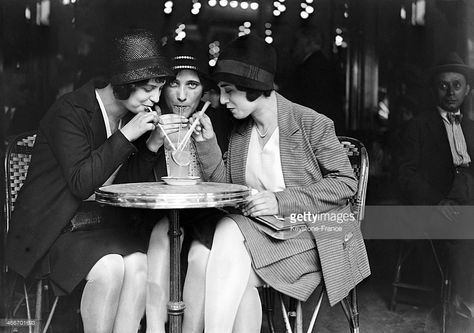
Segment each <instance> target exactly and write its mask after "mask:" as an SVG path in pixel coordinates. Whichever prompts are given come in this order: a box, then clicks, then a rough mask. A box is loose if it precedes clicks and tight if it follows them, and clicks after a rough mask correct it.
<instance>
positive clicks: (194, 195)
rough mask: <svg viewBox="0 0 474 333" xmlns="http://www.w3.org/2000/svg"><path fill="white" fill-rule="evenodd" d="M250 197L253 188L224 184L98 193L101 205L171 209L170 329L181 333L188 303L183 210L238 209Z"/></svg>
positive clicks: (129, 187)
mask: <svg viewBox="0 0 474 333" xmlns="http://www.w3.org/2000/svg"><path fill="white" fill-rule="evenodd" d="M248 195H250V188H248V187H247V186H243V185H235V184H223V183H198V184H195V185H179V186H171V185H167V184H165V183H153V182H150V183H127V184H114V185H109V186H103V187H101V188H99V189H98V190H96V191H95V199H96V201H97V202H99V203H101V204H106V205H111V206H117V207H130V208H147V209H169V210H170V212H169V220H170V228H169V237H170V268H171V269H170V301H169V303H168V316H169V329H170V332H171V333H180V332H181V322H182V318H183V312H184V307H185V305H184V302H183V298H182V291H181V279H180V275H181V272H180V266H181V265H180V236H181V230H180V227H179V210H180V209H186V208H211V207H225V206H235V205H237V204H239V203H241V202H243V201H244V200H245V198H246V197H247V196H248Z"/></svg>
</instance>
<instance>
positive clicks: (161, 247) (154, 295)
mask: <svg viewBox="0 0 474 333" xmlns="http://www.w3.org/2000/svg"><path fill="white" fill-rule="evenodd" d="M168 228H169V223H168V219H167V218H162V219H161V220H160V221H158V223H157V224H156V225H155V227H154V228H153V231H152V232H151V236H150V244H149V246H148V254H147V257H148V277H147V292H146V295H147V296H146V331H147V333H165V323H166V320H167V304H168V300H169V278H170V242H169V238H168Z"/></svg>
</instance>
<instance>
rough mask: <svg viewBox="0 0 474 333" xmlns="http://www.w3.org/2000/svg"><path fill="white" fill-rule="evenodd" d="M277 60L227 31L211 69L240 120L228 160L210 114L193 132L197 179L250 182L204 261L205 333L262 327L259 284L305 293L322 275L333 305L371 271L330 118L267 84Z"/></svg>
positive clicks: (352, 182)
mask: <svg viewBox="0 0 474 333" xmlns="http://www.w3.org/2000/svg"><path fill="white" fill-rule="evenodd" d="M276 64H277V62H276V52H275V50H274V49H273V48H272V47H271V45H269V44H267V43H266V42H265V41H264V40H263V39H261V38H259V37H256V36H253V35H246V36H242V37H239V38H237V39H235V40H233V41H232V42H231V43H230V44H229V45H228V46H227V47H225V48H224V49H223V51H222V53H221V55H220V56H219V58H218V60H217V64H216V67H215V70H214V73H213V78H214V79H215V80H216V81H218V86H219V88H220V93H221V95H220V102H221V103H222V104H224V105H225V107H226V108H227V110H228V111H229V112H231V113H232V115H233V117H234V118H235V119H237V121H238V123H237V125H236V126H235V127H234V130H233V131H232V133H231V136H230V143H229V149H228V155H227V165H225V164H224V162H223V161H222V158H221V156H222V154H221V152H220V151H219V148H218V147H217V144H216V140H215V135H214V131H213V126H212V123H211V121H210V119H209V118H208V117H206V116H205V115H204V116H203V117H202V118H201V127H200V128H199V129H198V131H197V133H195V134H194V139H195V141H196V148H197V153H198V155H199V157H200V162H201V165H202V169H203V177H204V179H205V180H208V181H216V182H232V183H236V184H242V185H247V186H249V187H251V188H253V189H254V194H253V195H250V196H249V197H248V198H247V202H246V203H245V204H243V206H242V207H241V212H240V214H239V213H237V214H230V215H227V216H226V217H224V218H223V219H221V220H220V221H219V222H218V224H217V226H216V230H215V233H214V238H213V243H212V248H211V253H210V255H209V261H208V262H207V270H206V287H205V323H204V326H205V328H206V332H207V333H231V332H246V333H252V332H260V326H261V305H260V299H259V293H258V291H257V289H256V287H257V286H259V285H261V284H262V283H265V284H267V285H270V286H271V287H273V288H274V289H276V290H278V291H280V292H282V293H284V294H287V295H289V296H291V297H293V298H296V299H298V300H301V301H305V300H307V299H308V297H309V296H310V295H311V294H312V293H313V292H314V290H315V288H316V287H317V286H318V285H319V284H320V283H321V282H322V280H323V279H324V284H325V287H326V288H325V289H326V291H327V295H328V298H329V303H330V304H331V305H334V304H336V303H337V302H339V301H341V300H342V299H343V298H344V297H345V296H347V294H348V292H349V291H350V290H351V289H353V288H354V287H355V286H356V285H357V284H358V283H359V282H360V281H362V280H363V279H364V278H365V277H367V276H368V275H369V274H370V269H369V264H368V260H367V253H366V251H365V246H364V241H363V239H362V235H361V232H360V228H359V226H358V222H357V221H356V219H355V218H354V216H353V215H352V218H351V209H350V204H349V198H350V197H351V196H352V195H353V194H354V192H355V190H356V188H357V182H356V179H355V177H354V174H353V171H352V168H351V165H350V162H349V160H348V158H347V155H346V153H345V152H344V150H343V149H342V147H341V144H340V143H339V141H338V139H337V137H336V134H335V132H334V124H333V122H332V121H331V120H330V119H329V118H327V117H326V116H324V115H322V114H319V113H317V112H316V111H314V110H311V109H309V108H306V107H304V106H301V105H297V104H295V103H292V102H290V101H289V100H287V99H286V98H284V97H283V96H281V95H280V94H278V93H277V92H276V91H275V90H274V85H273V82H274V76H275V72H276ZM314 79H315V80H317V78H314ZM309 216H312V217H313V218H312V219H310V218H309ZM281 219H283V221H282V220H281ZM262 221H264V223H262ZM297 221H301V222H303V221H304V222H305V224H301V223H300V224H299V225H296V224H294V223H293V222H297ZM282 225H283V226H286V229H285V228H282V227H281V226H282ZM348 258H350V259H348Z"/></svg>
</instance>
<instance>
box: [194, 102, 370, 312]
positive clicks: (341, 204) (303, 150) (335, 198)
mask: <svg viewBox="0 0 474 333" xmlns="http://www.w3.org/2000/svg"><path fill="white" fill-rule="evenodd" d="M277 103H278V126H279V134H280V157H281V167H282V171H283V178H284V180H285V186H286V188H285V190H283V191H281V192H276V193H275V195H276V198H277V201H278V206H279V213H280V215H283V216H290V214H292V213H304V212H311V213H317V212H319V213H323V212H342V213H344V212H345V213H348V212H350V207H349V206H348V198H349V197H350V196H352V195H353V193H354V191H355V189H356V187H357V183H356V180H355V178H354V175H353V172H352V168H351V166H350V163H349V160H348V158H347V155H346V153H345V152H344V150H343V149H342V147H341V145H340V143H339V141H338V139H337V137H336V135H335V133H334V125H333V122H332V121H331V120H330V119H328V118H327V117H326V116H323V115H321V114H318V113H316V112H314V110H311V109H309V108H306V107H303V106H300V105H297V104H294V103H291V102H290V101H289V100H287V99H286V98H284V97H283V96H281V95H279V94H277ZM252 126H253V120H252V118H251V117H248V118H247V119H245V120H244V121H243V122H241V123H240V124H238V125H237V127H236V128H235V129H234V131H233V132H232V134H231V138H230V143H229V151H228V157H227V165H226V166H225V165H224V162H223V161H222V159H221V157H220V156H221V153H220V151H219V149H218V147H217V144H216V143H214V144H210V143H209V142H203V143H197V145H196V146H197V149H198V153H199V159H200V161H201V164H202V167H203V174H204V176H205V177H207V178H208V179H209V180H212V181H217V182H230V183H235V184H243V185H245V184H246V181H245V169H246V162H247V152H248V146H249V142H250V136H251V130H252ZM214 141H215V140H214ZM326 224H327V223H326ZM308 226H310V227H311V226H314V225H312V224H311V223H308ZM341 226H342V227H343V231H342V232H341V233H339V234H338V235H337V236H330V237H324V236H322V235H321V233H318V232H315V233H314V238H315V239H316V246H317V249H318V253H319V257H320V261H321V267H322V272H323V277H324V280H325V285H326V289H327V293H328V297H329V301H330V304H331V305H334V304H335V303H337V302H338V301H340V300H341V299H342V298H343V297H345V296H346V295H347V294H348V292H349V291H350V290H351V289H352V288H354V287H355V286H356V285H357V284H358V283H359V282H360V281H362V280H363V279H364V278H365V277H367V276H369V275H370V268H369V263H368V258H367V253H366V250H365V245H364V241H363V239H362V235H361V232H360V229H359V226H358V225H356V223H355V222H354V221H346V222H344V223H342V224H341ZM279 239H285V236H282V237H279ZM304 250H306V249H301V251H304ZM295 254H296V253H295ZM287 256H288V254H287V253H282V254H281V257H282V258H283V257H287ZM273 260H275V261H277V260H278V255H277V254H275V256H274V258H273Z"/></svg>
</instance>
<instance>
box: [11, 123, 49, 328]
mask: <svg viewBox="0 0 474 333" xmlns="http://www.w3.org/2000/svg"><path fill="white" fill-rule="evenodd" d="M35 140H36V134H35V132H32V131H30V132H25V133H22V134H19V135H17V136H15V137H12V138H11V139H9V140H8V145H7V149H6V152H5V160H4V163H5V164H4V171H5V203H4V213H5V225H4V230H3V235H4V244H6V237H7V233H8V230H9V228H10V223H11V214H12V212H13V210H14V208H15V202H16V199H17V196H18V192H19V191H20V189H21V187H22V186H23V183H24V181H25V179H26V176H27V173H28V167H29V164H30V162H31V156H32V152H33V147H34V144H35ZM8 271H9V270H8V266H6V265H5V266H4V267H2V274H3V276H4V277H6V276H7V273H8ZM15 284H16V279H15V281H14V283H13V285H12V293H14V289H15ZM34 284H36V292H35V294H36V296H35V316H34V318H33V319H32V317H31V307H30V302H29V298H30V289H31V288H32V285H30V286H29V287H28V286H27V284H26V281H23V296H22V297H21V298H20V300H19V301H18V302H17V304H16V305H15V306H13V309H12V310H11V311H9V313H8V315H9V316H11V318H9V319H10V320H11V321H12V323H13V324H14V323H19V324H18V325H17V326H27V327H28V332H29V333H33V332H34V333H39V332H43V333H46V331H47V330H48V328H49V325H50V323H51V319H52V316H53V314H54V311H55V309H56V306H57V303H58V297H56V298H55V300H54V302H53V305H52V307H51V311H50V313H49V316H48V318H47V321H46V323H45V325H44V327H43V330H42V331H41V326H42V310H43V309H42V305H43V304H42V303H43V292H44V291H47V290H48V285H47V283H44V281H43V279H38V280H37V281H36V283H34ZM13 298H14V297H13V294H12V295H11V297H10V299H11V301H13ZM23 302H24V303H25V306H26V316H27V318H26V319H13V317H14V316H15V315H16V313H17V311H18V310H19V308H20V306H21V305H22V303H23ZM25 323H26V324H25ZM13 327H14V325H12V326H11V328H12V331H13Z"/></svg>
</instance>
